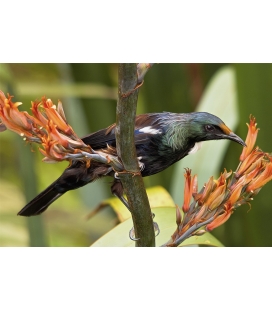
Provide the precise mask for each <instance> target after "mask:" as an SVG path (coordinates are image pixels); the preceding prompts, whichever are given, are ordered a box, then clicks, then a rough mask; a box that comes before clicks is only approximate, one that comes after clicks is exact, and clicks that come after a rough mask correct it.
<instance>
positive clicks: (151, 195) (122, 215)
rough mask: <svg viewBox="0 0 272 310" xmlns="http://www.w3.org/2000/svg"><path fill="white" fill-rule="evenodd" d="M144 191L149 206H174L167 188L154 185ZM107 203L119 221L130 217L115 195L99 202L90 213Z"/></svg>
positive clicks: (94, 212) (95, 211)
mask: <svg viewBox="0 0 272 310" xmlns="http://www.w3.org/2000/svg"><path fill="white" fill-rule="evenodd" d="M146 193H147V196H148V200H149V203H150V206H151V208H157V207H166V206H167V207H174V208H175V203H174V201H173V199H172V197H171V196H170V194H169V193H168V192H167V190H166V189H165V188H163V187H162V186H154V187H150V188H147V190H146ZM107 205H109V206H111V207H112V208H113V210H114V211H115V212H116V214H117V216H118V219H119V221H120V222H123V221H125V220H127V219H128V218H130V217H131V213H130V212H129V211H128V209H127V208H126V207H125V206H124V205H123V203H122V202H121V201H120V200H119V199H118V198H116V197H114V198H109V199H106V200H104V201H102V202H101V204H99V206H98V207H97V208H96V210H94V211H93V212H92V213H93V214H96V213H97V211H99V209H101V207H102V208H103V207H105V206H107Z"/></svg>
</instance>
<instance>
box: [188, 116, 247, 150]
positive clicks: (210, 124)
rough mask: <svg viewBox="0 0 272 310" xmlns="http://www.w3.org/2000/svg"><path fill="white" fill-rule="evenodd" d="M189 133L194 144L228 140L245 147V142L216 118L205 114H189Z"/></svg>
mask: <svg viewBox="0 0 272 310" xmlns="http://www.w3.org/2000/svg"><path fill="white" fill-rule="evenodd" d="M189 115H190V119H189V120H188V121H189V124H190V125H189V126H190V133H191V134H192V138H193V139H194V140H195V141H196V142H200V141H207V140H219V139H228V140H231V141H234V142H237V143H239V144H241V145H243V146H246V144H245V142H244V141H243V140H242V139H241V138H240V137H239V136H237V135H236V134H235V133H233V132H232V131H231V130H230V129H229V127H228V126H227V125H226V124H225V123H224V122H223V121H222V120H221V119H220V118H219V117H217V116H215V115H213V114H210V113H207V112H193V113H189Z"/></svg>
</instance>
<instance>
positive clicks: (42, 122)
mask: <svg viewBox="0 0 272 310" xmlns="http://www.w3.org/2000/svg"><path fill="white" fill-rule="evenodd" d="M42 100H44V101H46V99H45V97H43V99H42ZM41 103H42V102H37V101H34V102H33V101H31V111H32V113H33V115H34V117H35V119H36V122H37V123H38V124H39V125H40V126H42V127H45V126H46V125H47V122H48V119H47V118H45V117H44V116H43V114H42V113H41V112H40V111H39V106H40V105H41Z"/></svg>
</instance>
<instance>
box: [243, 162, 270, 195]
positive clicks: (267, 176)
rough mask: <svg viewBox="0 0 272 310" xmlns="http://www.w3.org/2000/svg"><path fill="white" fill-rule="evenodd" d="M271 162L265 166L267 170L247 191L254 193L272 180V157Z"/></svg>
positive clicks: (250, 184)
mask: <svg viewBox="0 0 272 310" xmlns="http://www.w3.org/2000/svg"><path fill="white" fill-rule="evenodd" d="M268 158H269V162H268V163H267V164H266V165H265V169H264V171H263V172H261V173H260V174H259V175H258V176H257V177H256V178H254V179H253V180H252V181H251V182H250V183H249V185H248V187H247V189H246V191H247V192H254V191H255V190H256V189H259V188H260V187H263V186H264V185H265V184H266V183H267V182H269V181H271V180H272V156H269V157H268Z"/></svg>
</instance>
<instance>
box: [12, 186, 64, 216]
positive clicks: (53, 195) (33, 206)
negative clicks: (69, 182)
mask: <svg viewBox="0 0 272 310" xmlns="http://www.w3.org/2000/svg"><path fill="white" fill-rule="evenodd" d="M56 182H57V181H55V182H54V183H52V184H51V185H50V186H48V187H47V188H46V189H45V190H44V191H42V192H41V193H40V194H39V195H38V196H36V197H35V198H34V199H32V200H31V201H30V202H29V203H28V204H27V205H26V206H25V207H24V208H23V209H22V210H21V211H19V212H18V214H17V215H22V216H32V215H38V214H41V213H42V212H44V211H45V210H46V209H47V208H48V207H49V206H50V204H51V203H52V202H53V201H55V200H56V199H58V198H59V197H60V196H62V195H63V194H64V193H65V192H63V193H60V192H59V191H58V190H57V189H56V186H55V185H56Z"/></svg>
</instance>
